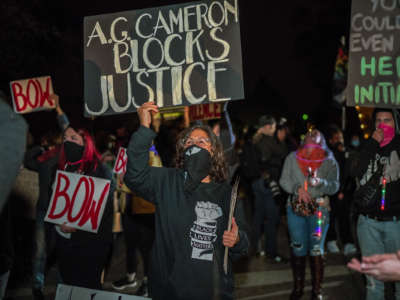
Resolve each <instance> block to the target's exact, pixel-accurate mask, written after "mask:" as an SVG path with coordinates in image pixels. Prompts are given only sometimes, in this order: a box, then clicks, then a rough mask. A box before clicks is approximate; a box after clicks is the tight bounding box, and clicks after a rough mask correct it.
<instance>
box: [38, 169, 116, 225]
mask: <svg viewBox="0 0 400 300" xmlns="http://www.w3.org/2000/svg"><path fill="white" fill-rule="evenodd" d="M109 191H110V180H106V179H102V178H97V177H90V176H84V175H79V174H74V173H68V172H64V171H57V174H56V179H55V182H54V189H53V194H52V196H51V201H50V204H49V207H48V209H47V213H46V217H45V221H47V222H50V223H55V224H64V223H65V224H67V225H68V226H70V227H73V228H77V229H81V230H85V231H90V232H95V233H96V232H97V230H98V229H99V226H100V222H101V218H102V216H103V213H104V209H105V206H106V202H107V196H108V193H109Z"/></svg>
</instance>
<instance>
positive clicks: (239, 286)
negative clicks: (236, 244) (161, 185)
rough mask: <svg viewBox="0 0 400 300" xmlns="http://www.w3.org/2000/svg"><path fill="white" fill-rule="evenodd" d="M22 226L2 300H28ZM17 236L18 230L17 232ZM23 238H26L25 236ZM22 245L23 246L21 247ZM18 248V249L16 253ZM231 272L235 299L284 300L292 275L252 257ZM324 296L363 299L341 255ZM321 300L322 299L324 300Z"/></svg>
mask: <svg viewBox="0 0 400 300" xmlns="http://www.w3.org/2000/svg"><path fill="white" fill-rule="evenodd" d="M25 222H27V224H23V225H22V226H23V227H24V230H23V231H22V232H24V234H23V235H22V236H20V235H18V234H17V243H16V247H17V249H16V260H15V261H16V263H15V266H14V269H13V273H12V276H11V280H10V284H9V287H8V289H7V293H6V299H8V300H11V299H13V300H28V299H32V291H31V286H30V281H31V279H30V276H29V274H30V270H29V261H30V258H29V251H30V249H29V247H27V246H26V245H27V244H29V243H28V242H27V241H25V240H24V237H25V238H26V237H27V236H28V237H29V236H32V235H29V233H26V232H25V231H27V228H32V227H33V226H32V224H31V225H29V222H32V221H29V220H25ZM17 232H18V230H17ZM26 235H27V236H26ZM24 244H25V246H24ZM278 245H279V249H280V250H279V251H280V254H281V255H283V256H286V257H289V246H288V239H287V227H286V224H285V222H284V220H283V222H282V224H281V226H280V231H279V238H278ZM124 247H125V246H124V242H123V237H122V235H121V234H119V235H118V236H116V239H115V246H114V251H113V256H112V259H111V263H110V267H109V271H108V272H107V274H106V276H105V283H104V289H105V290H109V291H112V287H111V282H113V281H114V280H117V279H119V278H121V276H123V275H124V274H125V250H124ZM18 248H22V249H18ZM142 270H143V265H142V263H141V261H140V260H139V266H138V276H139V278H141V277H142V274H143V272H142ZM234 270H235V287H236V288H235V299H238V300H256V299H257V300H259V299H271V300H272V299H274V300H281V299H288V298H289V295H290V292H291V289H292V274H291V269H290V265H289V263H275V262H273V261H272V260H271V259H269V258H266V257H265V256H257V255H253V256H251V257H248V258H244V259H242V260H240V261H238V262H237V263H235V265H234ZM56 278H57V276H56V272H55V268H54V267H53V268H51V269H50V270H49V272H48V274H47V277H46V287H45V297H46V300H50V299H54V298H55V291H56V286H57V279H56ZM136 289H137V287H136V288H132V289H126V290H124V291H123V292H122V293H127V294H134V292H135V291H136ZM323 290H324V294H326V295H327V296H328V297H327V299H330V300H334V299H351V300H357V299H363V298H364V292H365V291H364V279H363V277H362V276H361V275H359V274H356V273H354V272H351V271H350V270H349V269H348V268H347V267H346V258H345V257H344V256H343V255H342V254H329V253H328V254H327V255H326V267H325V277H324V284H323ZM310 295H311V281H310V272H309V267H308V266H307V273H306V287H305V296H303V299H309V298H310ZM324 299H325V298H324Z"/></svg>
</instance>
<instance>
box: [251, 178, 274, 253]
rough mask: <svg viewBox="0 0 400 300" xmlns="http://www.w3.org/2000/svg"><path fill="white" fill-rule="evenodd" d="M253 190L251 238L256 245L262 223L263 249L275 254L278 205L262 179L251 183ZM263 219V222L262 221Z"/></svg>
mask: <svg viewBox="0 0 400 300" xmlns="http://www.w3.org/2000/svg"><path fill="white" fill-rule="evenodd" d="M252 188H253V192H254V196H255V199H254V214H253V238H254V243H255V244H254V245H255V246H256V245H257V243H258V240H259V239H260V236H261V226H262V225H263V224H264V233H265V251H266V252H267V253H268V254H269V255H271V256H272V257H274V256H276V255H277V252H276V244H277V234H278V225H279V206H278V205H277V203H276V201H275V200H274V198H273V197H272V193H271V190H270V189H269V188H268V189H267V188H266V187H265V186H264V180H263V179H262V178H259V179H257V180H255V181H254V182H253V184H252ZM264 221H265V223H264Z"/></svg>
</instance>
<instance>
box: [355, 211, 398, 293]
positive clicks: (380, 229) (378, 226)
mask: <svg viewBox="0 0 400 300" xmlns="http://www.w3.org/2000/svg"><path fill="white" fill-rule="evenodd" d="M357 234H358V239H359V243H360V248H361V254H362V256H370V255H373V254H382V253H394V252H396V251H398V250H399V249H400V221H399V220H398V221H385V222H380V221H376V220H374V219H370V218H367V217H365V216H363V215H360V216H359V217H358V223H357ZM395 285H396V299H397V300H400V283H399V282H396V283H395ZM366 299H367V300H372V299H373V300H380V299H382V300H383V299H385V297H384V283H383V282H382V281H379V280H377V279H374V278H373V277H371V276H367V298H366Z"/></svg>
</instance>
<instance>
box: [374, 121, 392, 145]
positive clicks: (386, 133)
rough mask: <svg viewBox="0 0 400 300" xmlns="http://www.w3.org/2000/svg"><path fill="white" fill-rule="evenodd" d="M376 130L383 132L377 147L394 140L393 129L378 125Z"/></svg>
mask: <svg viewBox="0 0 400 300" xmlns="http://www.w3.org/2000/svg"><path fill="white" fill-rule="evenodd" d="M378 128H380V129H382V130H383V140H382V142H381V143H380V144H379V146H381V147H384V146H386V145H387V144H389V143H390V141H391V140H392V139H393V138H394V134H395V132H394V128H393V127H391V126H389V125H386V124H384V123H380V124H379V126H378Z"/></svg>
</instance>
